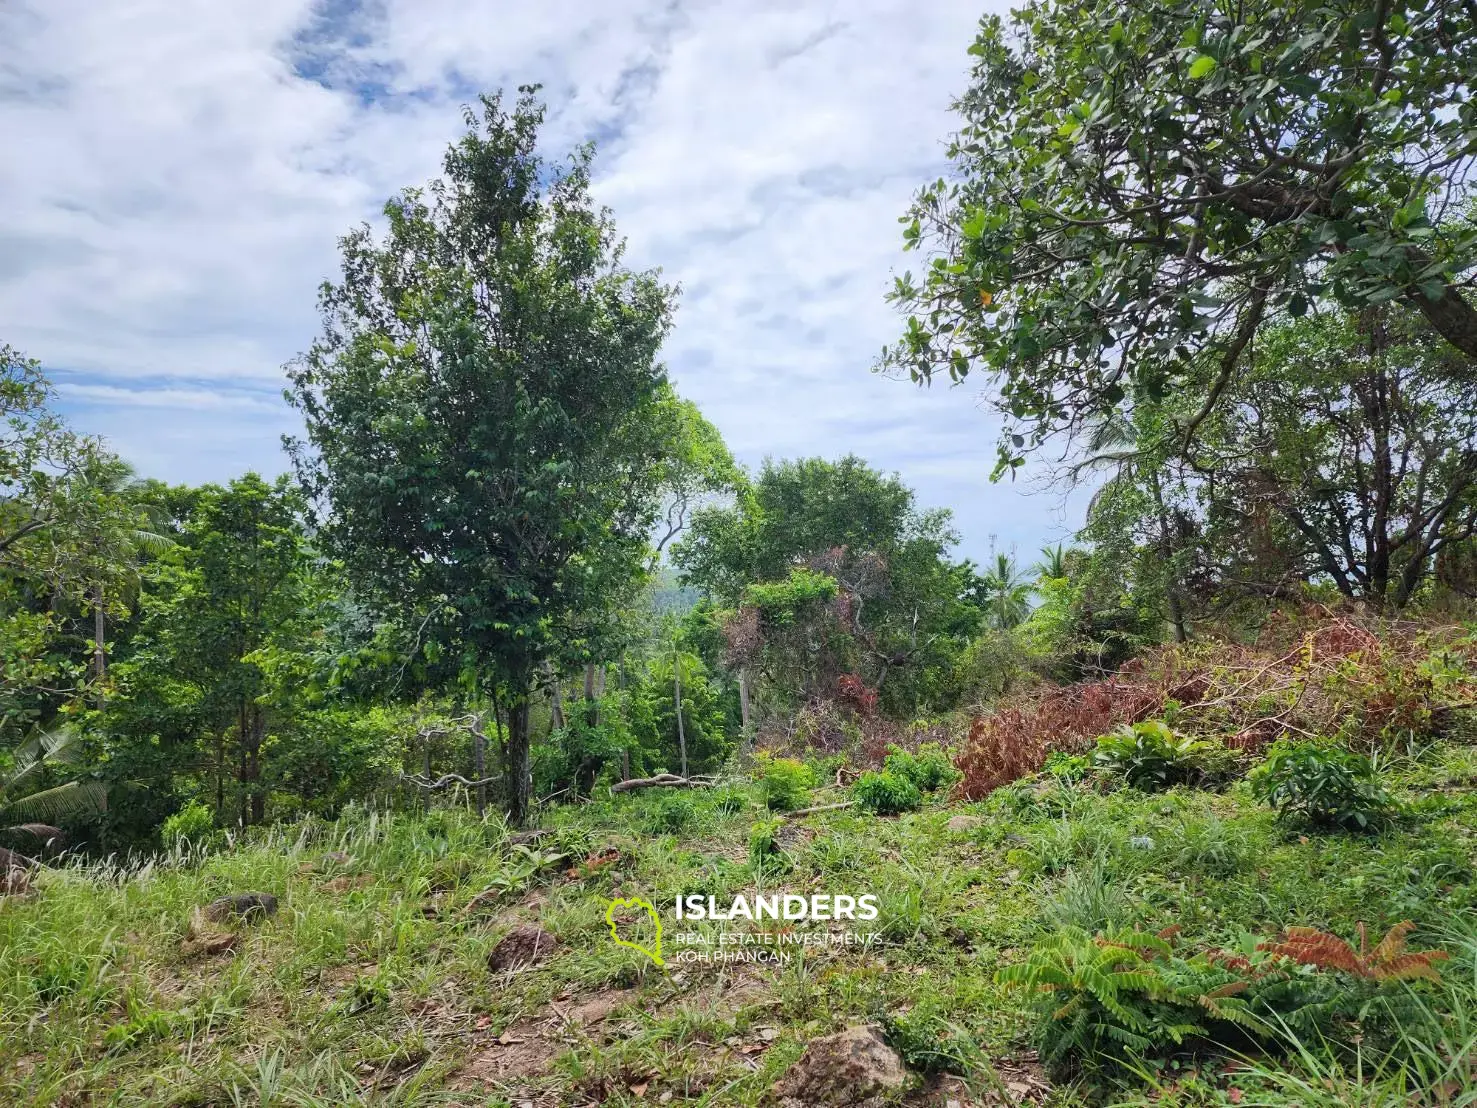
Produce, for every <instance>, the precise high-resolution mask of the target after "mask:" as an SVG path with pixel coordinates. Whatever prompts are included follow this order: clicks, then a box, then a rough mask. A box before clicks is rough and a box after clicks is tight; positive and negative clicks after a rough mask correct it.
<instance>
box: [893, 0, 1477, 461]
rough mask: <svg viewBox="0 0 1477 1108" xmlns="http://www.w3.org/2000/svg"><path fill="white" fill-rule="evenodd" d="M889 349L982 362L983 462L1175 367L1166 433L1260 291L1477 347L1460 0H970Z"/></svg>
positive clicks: (1471, 122)
mask: <svg viewBox="0 0 1477 1108" xmlns="http://www.w3.org/2000/svg"><path fill="white" fill-rule="evenodd" d="M970 53H971V54H973V55H974V56H975V57H976V59H977V62H976V65H975V68H974V74H973V80H972V82H971V85H970V87H969V90H968V91H967V92H966V93H965V94H964V96H963V97H961V98H960V100H959V101H958V104H957V107H958V110H959V112H960V114H961V115H962V117H963V122H962V126H961V128H960V131H959V134H958V136H957V138H956V139H955V141H954V142H953V143H952V145H951V147H950V151H949V154H950V157H951V159H952V161H953V164H954V169H955V173H954V175H953V176H952V177H951V178H950V179H941V180H939V181H938V182H937V183H935V184H933V185H930V186H929V187H927V188H925V189H924V190H923V191H922V192H921V193H920V194H919V195H918V197H917V199H916V201H915V203H914V205H913V208H912V211H911V213H910V215H909V217H908V219H907V224H908V225H907V229H906V238H907V242H908V243H909V244H910V245H911V246H913V247H916V248H919V249H923V250H926V251H928V252H929V253H930V254H931V255H932V257H931V260H930V264H929V266H928V268H927V269H926V270H925V271H924V272H923V273H922V274H921V275H919V276H914V275H912V274H907V275H904V276H902V277H900V278H899V279H898V281H897V284H896V288H895V290H894V293H893V297H892V298H893V300H894V301H895V302H896V303H897V304H898V305H899V306H900V307H901V308H902V309H903V310H904V311H905V312H906V313H907V314H908V315H909V319H908V323H907V330H906V333H905V334H904V336H903V338H902V340H901V341H900V342H899V343H898V344H897V345H896V346H894V347H892V348H890V349H889V350H888V351H886V352H885V354H884V361H885V362H886V363H888V364H890V365H892V366H894V367H898V368H901V369H903V370H906V371H908V372H910V373H911V374H912V375H913V376H914V377H915V379H927V378H930V377H932V376H933V375H935V374H940V373H947V374H949V375H950V376H951V377H953V378H954V379H958V378H961V377H963V376H965V375H966V374H968V373H971V372H975V371H984V372H985V373H987V374H988V375H990V377H991V378H992V379H993V380H994V381H995V382H996V383H997V385H998V389H999V401H1000V405H1001V408H1002V409H1003V410H1004V412H1005V413H1006V414H1007V415H1008V417H1009V425H1008V427H1007V432H1006V436H1005V438H1004V440H1003V442H1002V444H1001V451H1002V453H1001V464H1002V467H1010V466H1015V465H1019V464H1021V462H1022V461H1023V458H1024V453H1025V451H1026V450H1028V449H1030V448H1031V447H1032V446H1033V445H1036V444H1039V443H1040V442H1041V441H1042V440H1044V439H1045V438H1047V437H1048V436H1051V435H1053V434H1058V433H1068V434H1070V433H1074V432H1077V431H1080V430H1082V429H1083V428H1084V427H1085V426H1088V425H1090V424H1091V422H1092V421H1093V420H1094V419H1096V418H1100V417H1101V416H1102V415H1103V414H1104V412H1106V411H1109V410H1111V409H1112V408H1113V407H1115V406H1116V405H1118V404H1119V403H1120V402H1121V401H1123V400H1124V398H1125V397H1127V398H1129V399H1137V398H1147V399H1149V400H1155V399H1158V398H1162V397H1164V396H1165V395H1168V394H1171V393H1174V392H1176V391H1182V390H1183V389H1185V388H1186V387H1187V385H1188V384H1189V383H1190V382H1192V381H1193V382H1195V385H1196V388H1197V392H1196V394H1195V403H1193V404H1190V405H1186V406H1185V407H1184V409H1183V411H1181V412H1180V413H1179V414H1178V415H1177V418H1176V420H1175V422H1174V424H1173V425H1172V426H1169V427H1166V428H1165V431H1164V434H1165V436H1166V437H1167V438H1168V439H1170V440H1171V441H1172V442H1173V444H1174V448H1175V449H1176V450H1177V451H1179V452H1180V453H1185V454H1188V453H1190V452H1191V451H1192V448H1193V441H1194V438H1195V434H1196V432H1197V430H1198V428H1199V427H1200V425H1201V424H1202V423H1203V421H1204V420H1205V418H1207V416H1208V414H1209V412H1210V411H1211V410H1212V408H1213V407H1214V406H1215V404H1216V403H1217V401H1218V399H1219V398H1220V396H1221V395H1222V393H1223V392H1224V391H1225V389H1226V387H1227V385H1228V384H1229V383H1230V382H1231V381H1232V379H1233V378H1234V376H1235V375H1236V374H1238V373H1239V372H1242V371H1243V370H1244V367H1245V365H1246V363H1247V360H1248V358H1249V350H1250V348H1251V345H1252V339H1253V337H1254V336H1255V335H1256V334H1257V332H1258V331H1259V330H1260V329H1261V328H1262V327H1264V326H1265V325H1266V324H1267V323H1269V322H1270V321H1272V320H1274V319H1275V318H1276V317H1277V316H1279V315H1290V316H1293V317H1297V316H1300V315H1302V314H1303V313H1305V312H1306V311H1308V310H1309V308H1310V306H1313V305H1316V304H1319V303H1327V304H1334V303H1336V304H1338V305H1341V306H1343V307H1344V308H1346V309H1351V310H1361V309H1363V308H1364V307H1366V306H1369V305H1372V304H1379V303H1384V302H1387V301H1398V302H1400V303H1401V304H1403V305H1405V306H1406V307H1408V308H1409V309H1410V310H1411V311H1413V312H1416V313H1418V314H1420V315H1422V316H1424V317H1425V319H1426V320H1427V321H1428V323H1429V325H1430V326H1431V328H1432V330H1433V331H1434V332H1435V333H1437V334H1439V335H1440V336H1441V339H1442V341H1444V342H1445V343H1447V344H1449V345H1450V347H1451V348H1452V350H1453V351H1454V352H1456V353H1459V354H1460V355H1461V360H1462V369H1461V373H1462V375H1463V376H1464V377H1465V378H1467V379H1470V378H1471V376H1472V366H1473V360H1474V359H1477V305H1474V301H1473V299H1472V283H1473V279H1474V276H1477V222H1474V218H1473V207H1472V193H1471V186H1470V180H1471V178H1472V171H1473V169H1474V159H1477V104H1474V102H1473V100H1472V97H1471V92H1472V83H1473V79H1474V75H1477V8H1474V7H1473V6H1472V5H1471V4H1470V3H1466V2H1464V0H1420V2H1406V3H1401V2H1390V0H1294V2H1288V0H1248V2H1245V3H1238V4H1223V3H1212V2H1209V0H1195V2H1190V3H1186V2H1184V0H1131V2H1129V3H1121V2H1117V0H1113V2H1109V0H1036V2H1032V3H1028V4H1026V5H1025V6H1024V7H1023V8H1021V9H1020V10H1019V11H1017V12H1015V13H1013V14H1012V15H1011V16H1010V17H1009V19H1008V20H1002V19H1000V18H998V17H990V18H988V19H986V20H985V21H984V22H983V23H982V25H981V29H980V33H979V37H978V38H977V40H976V41H975V43H974V45H973V46H972V47H970Z"/></svg>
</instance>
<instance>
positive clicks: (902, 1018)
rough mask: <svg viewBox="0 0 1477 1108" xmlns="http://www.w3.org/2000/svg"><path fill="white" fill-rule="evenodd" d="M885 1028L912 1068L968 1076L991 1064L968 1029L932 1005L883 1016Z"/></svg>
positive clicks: (907, 1064)
mask: <svg viewBox="0 0 1477 1108" xmlns="http://www.w3.org/2000/svg"><path fill="white" fill-rule="evenodd" d="M881 1022H882V1031H883V1034H884V1035H885V1036H886V1037H887V1041H888V1043H889V1044H891V1046H892V1048H893V1049H894V1050H896V1051H897V1052H898V1054H899V1055H900V1056H901V1057H902V1059H903V1063H904V1064H905V1065H906V1066H907V1067H908V1068H909V1069H911V1070H916V1071H917V1072H919V1073H922V1074H925V1075H927V1076H933V1075H935V1074H940V1073H953V1074H958V1075H960V1076H965V1075H968V1074H970V1073H974V1072H978V1071H979V1070H981V1069H982V1068H983V1066H985V1065H988V1062H987V1061H986V1060H985V1058H984V1056H983V1054H982V1052H981V1050H980V1048H979V1046H978V1045H977V1044H976V1043H975V1041H974V1040H973V1039H972V1038H970V1036H969V1034H968V1032H966V1031H965V1030H964V1029H963V1028H961V1027H959V1026H958V1025H957V1024H955V1023H953V1022H952V1021H951V1020H949V1019H948V1018H947V1016H945V1015H944V1014H943V1013H942V1012H940V1011H938V1010H937V1009H936V1008H935V1007H934V1006H933V1005H931V1004H924V1005H920V1006H919V1007H916V1008H913V1009H911V1010H909V1011H906V1012H889V1013H888V1014H887V1015H885V1016H883V1017H882V1021H881Z"/></svg>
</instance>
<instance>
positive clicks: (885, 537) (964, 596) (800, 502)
mask: <svg viewBox="0 0 1477 1108" xmlns="http://www.w3.org/2000/svg"><path fill="white" fill-rule="evenodd" d="M915 500H916V498H915V495H914V493H913V491H912V490H911V489H909V488H908V487H907V486H906V485H904V484H903V483H902V482H901V480H899V479H898V478H897V477H896V476H889V475H885V474H882V473H880V472H878V471H877V470H875V469H873V468H871V467H870V466H868V465H867V464H866V463H865V462H863V461H862V460H861V459H860V458H856V457H846V458H842V459H840V460H839V461H836V462H830V461H825V460H823V459H819V458H807V459H801V460H798V461H787V462H766V463H765V464H764V466H763V468H762V469H761V470H760V472H759V474H758V475H757V477H755V478H754V479H753V480H752V481H750V482H749V483H748V484H747V485H746V487H745V488H744V490H743V491H742V493H741V494H740V495H739V496H738V497H737V498H736V499H735V502H734V504H733V505H732V506H727V507H720V506H711V507H708V508H704V509H702V510H701V511H698V512H696V513H694V516H693V522H692V526H691V528H690V529H689V532H688V534H687V536H686V538H684V539H683V541H682V542H680V543H678V544H677V545H676V546H675V547H674V548H673V559H674V561H675V563H676V565H677V567H678V568H679V569H680V570H681V572H682V578H683V580H684V581H687V582H690V583H691V584H694V585H696V586H698V587H700V588H701V589H703V590H704V592H705V593H707V594H708V595H709V596H710V597H712V598H713V599H714V600H715V601H716V602H719V603H722V604H725V605H728V606H730V608H731V615H730V617H729V619H728V622H727V624H726V626H725V631H726V633H727V635H728V640H729V649H728V651H727V657H726V662H727V664H728V665H729V666H731V667H732V668H734V669H738V670H743V671H745V672H747V673H748V674H749V675H750V676H751V677H752V678H755V679H761V678H762V682H763V687H764V691H765V692H766V693H767V694H768V699H770V700H772V701H774V708H775V709H777V710H779V711H784V712H789V711H793V710H794V708H795V707H796V706H797V705H798V704H801V703H804V702H805V701H807V700H813V699H816V698H832V697H835V696H836V695H837V692H838V690H840V689H842V678H843V677H846V678H854V679H855V680H857V681H859V682H860V685H859V686H856V688H857V689H860V688H865V689H868V690H871V691H872V692H873V693H875V695H876V698H877V701H878V704H879V706H880V707H881V709H882V710H884V711H886V712H888V713H890V714H894V715H902V714H905V713H907V714H912V713H916V712H917V711H919V710H920V709H922V708H924V707H926V706H928V705H930V704H934V703H947V702H950V701H951V700H953V699H954V698H957V696H958V695H959V692H958V690H957V689H956V688H955V687H954V686H953V685H952V684H951V682H950V677H951V675H952V671H953V669H954V666H953V653H952V652H953V651H954V650H956V649H958V648H960V647H962V646H963V645H964V644H965V643H966V642H967V641H968V638H969V636H970V635H971V634H972V633H973V632H974V631H975V630H977V628H978V626H979V624H980V622H981V619H982V615H983V593H982V592H981V588H982V585H981V579H980V578H979V576H978V574H976V573H975V571H974V568H973V567H972V566H971V565H970V564H969V563H967V562H966V563H954V562H952V561H951V560H950V559H949V550H950V547H951V546H952V545H953V543H954V542H955V541H956V536H955V535H954V532H953V529H952V525H951V523H950V518H949V514H948V513H947V512H942V511H924V510H921V509H919V508H918V507H917V506H916V504H915ZM827 580H828V581H830V582H831V584H829V585H828V584H826V583H825V582H826V581H827ZM758 683H759V682H758V681H757V680H756V686H757V685H758ZM867 699H870V697H868V698H867Z"/></svg>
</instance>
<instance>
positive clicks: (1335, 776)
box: [1249, 739, 1399, 831]
mask: <svg viewBox="0 0 1477 1108" xmlns="http://www.w3.org/2000/svg"><path fill="white" fill-rule="evenodd" d="M1249 780H1250V782H1251V787H1252V791H1253V792H1254V793H1255V795H1256V797H1257V799H1258V800H1260V801H1262V802H1263V803H1264V804H1268V805H1270V806H1271V807H1273V808H1275V809H1277V813H1278V815H1279V816H1282V817H1289V816H1291V817H1298V818H1302V819H1305V820H1307V821H1308V822H1309V823H1311V824H1312V825H1313V826H1314V827H1319V828H1325V829H1334V830H1345V831H1369V830H1374V829H1376V828H1378V827H1380V826H1383V825H1384V824H1386V823H1387V822H1389V820H1390V819H1391V817H1393V816H1394V815H1395V814H1396V812H1397V811H1398V810H1399V809H1398V805H1397V804H1396V803H1395V801H1394V799H1393V798H1392V797H1391V796H1390V794H1389V793H1388V792H1387V791H1386V790H1385V787H1384V786H1383V785H1382V784H1381V783H1380V780H1379V776H1378V774H1377V773H1376V770H1375V766H1374V763H1373V762H1372V761H1371V760H1370V759H1369V758H1368V757H1366V756H1365V755H1363V754H1358V753H1355V752H1354V751H1352V750H1348V749H1346V748H1344V747H1341V746H1337V745H1335V744H1332V743H1328V742H1295V741H1291V740H1286V739H1284V740H1279V741H1278V742H1276V743H1273V744H1272V747H1271V748H1270V749H1269V750H1268V751H1267V758H1266V761H1264V762H1263V763H1262V764H1261V765H1259V766H1257V767H1256V768H1255V769H1253V770H1252V771H1251V775H1250V778H1249Z"/></svg>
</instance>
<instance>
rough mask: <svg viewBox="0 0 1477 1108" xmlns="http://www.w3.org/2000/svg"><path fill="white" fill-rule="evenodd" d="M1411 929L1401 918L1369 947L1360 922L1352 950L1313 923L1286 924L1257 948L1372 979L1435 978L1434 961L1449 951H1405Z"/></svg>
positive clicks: (1438, 975)
mask: <svg viewBox="0 0 1477 1108" xmlns="http://www.w3.org/2000/svg"><path fill="white" fill-rule="evenodd" d="M1414 929H1415V924H1413V923H1411V922H1410V921H1409V920H1403V921H1401V922H1400V923H1397V924H1395V925H1394V926H1393V927H1391V928H1390V930H1389V931H1388V932H1386V934H1385V937H1384V938H1383V939H1381V940H1380V941H1379V942H1378V943H1377V944H1376V945H1375V947H1374V949H1372V950H1371V949H1370V946H1369V938H1368V936H1367V935H1366V933H1365V929H1364V924H1363V923H1360V924H1359V948H1358V949H1357V950H1356V949H1355V948H1354V947H1353V946H1351V945H1350V944H1349V942H1348V941H1347V940H1345V939H1341V938H1339V937H1338V936H1337V935H1331V934H1329V933H1328V932H1327V931H1320V930H1318V929H1317V928H1316V927H1289V928H1288V929H1287V930H1286V931H1285V932H1283V935H1282V937H1281V938H1280V939H1277V940H1276V941H1273V942H1265V943H1260V944H1258V946H1257V949H1258V950H1265V951H1268V952H1270V953H1272V954H1276V955H1278V956H1280V957H1283V958H1289V959H1291V960H1292V961H1294V962H1297V963H1299V964H1300V965H1304V966H1316V967H1317V968H1319V969H1335V970H1341V971H1342V972H1344V973H1348V974H1352V975H1353V976H1355V977H1367V978H1370V979H1372V980H1375V981H1411V980H1415V979H1417V978H1425V979H1426V980H1429V981H1439V980H1440V979H1441V975H1440V973H1439V972H1438V971H1437V970H1436V966H1435V963H1437V962H1442V961H1445V960H1446V959H1447V958H1448V957H1449V955H1448V954H1447V953H1446V951H1444V950H1411V951H1407V950H1406V940H1407V939H1408V938H1409V936H1410V933H1411V931H1413V930H1414Z"/></svg>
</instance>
